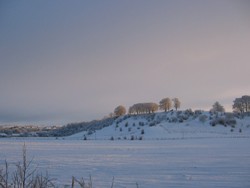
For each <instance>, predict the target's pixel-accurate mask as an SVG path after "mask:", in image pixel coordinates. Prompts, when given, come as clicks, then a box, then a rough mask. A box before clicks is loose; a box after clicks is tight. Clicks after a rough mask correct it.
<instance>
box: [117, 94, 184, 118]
mask: <svg viewBox="0 0 250 188" xmlns="http://www.w3.org/2000/svg"><path fill="white" fill-rule="evenodd" d="M180 106H181V102H180V100H179V99H178V98H174V99H172V100H171V99H170V98H164V99H162V100H161V101H160V102H159V104H157V103H154V102H146V103H136V104H134V105H132V106H130V107H129V109H128V114H145V113H148V114H150V113H154V112H156V111H158V110H159V109H161V110H164V111H165V112H167V111H169V110H171V109H172V107H174V108H175V110H177V109H178V108H180ZM126 113H127V111H126V108H125V107H124V106H123V105H119V106H117V107H116V108H115V110H114V114H113V115H115V116H122V115H125V114H126Z"/></svg>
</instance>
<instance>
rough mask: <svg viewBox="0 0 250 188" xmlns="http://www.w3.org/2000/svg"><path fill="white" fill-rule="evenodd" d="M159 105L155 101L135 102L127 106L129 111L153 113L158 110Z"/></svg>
mask: <svg viewBox="0 0 250 188" xmlns="http://www.w3.org/2000/svg"><path fill="white" fill-rule="evenodd" d="M158 108H159V106H158V104H156V103H153V102H149V103H137V104H134V105H133V106H131V107H130V108H129V113H130V114H133V113H136V114H143V113H154V112H156V111H157V110H158Z"/></svg>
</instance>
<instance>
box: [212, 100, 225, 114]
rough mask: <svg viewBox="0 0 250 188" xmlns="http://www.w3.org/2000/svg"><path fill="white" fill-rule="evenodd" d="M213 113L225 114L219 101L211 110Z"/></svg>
mask: <svg viewBox="0 0 250 188" xmlns="http://www.w3.org/2000/svg"><path fill="white" fill-rule="evenodd" d="M211 111H212V112H225V109H224V107H223V106H222V105H221V104H220V103H219V102H218V101H217V102H215V103H214V104H213V106H212V109H211Z"/></svg>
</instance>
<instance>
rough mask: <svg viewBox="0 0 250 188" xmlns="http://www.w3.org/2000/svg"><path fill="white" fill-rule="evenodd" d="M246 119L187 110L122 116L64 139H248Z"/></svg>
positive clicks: (249, 124) (249, 123) (249, 127)
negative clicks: (104, 124) (98, 127)
mask: <svg viewBox="0 0 250 188" xmlns="http://www.w3.org/2000/svg"><path fill="white" fill-rule="evenodd" d="M249 136H250V117H249V116H246V117H244V118H243V117H242V118H241V117H240V116H236V115H233V114H230V113H211V112H203V111H195V112H192V111H191V110H186V111H178V112H174V111H171V112H166V113H165V112H162V113H155V114H142V115H125V116H121V117H118V118H116V119H115V120H113V121H111V124H110V125H109V126H103V128H102V129H98V130H93V129H92V130H91V131H87V130H86V131H82V132H79V133H76V134H73V135H71V136H68V137H66V139H84V140H88V139H105V140H106V139H111V140H136V139H138V140H142V139H143V140H144V139H187V138H208V137H212V138H214V137H249Z"/></svg>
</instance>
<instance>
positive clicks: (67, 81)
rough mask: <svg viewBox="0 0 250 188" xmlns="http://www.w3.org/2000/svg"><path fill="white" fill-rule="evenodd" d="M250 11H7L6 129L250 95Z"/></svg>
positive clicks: (2, 86) (95, 7)
mask: <svg viewBox="0 0 250 188" xmlns="http://www.w3.org/2000/svg"><path fill="white" fill-rule="evenodd" d="M249 70H250V1H247V0H239V1H234V0H220V1H217V0H207V1H206V0H204V1H200V0H189V1H186V0H173V1H167V0H154V1H153V0H137V1H134V0H126V1H125V0H124V1H116V0H106V1H103V0H95V1H81V0H74V1H68V0H54V1H51V0H38V1H33V0H25V1H23V0H12V1H1V2H0V124H11V123H19V124H27V123H35V124H51V125H53V124H66V123H70V122H81V121H90V120H93V119H101V118H103V117H104V116H106V115H108V114H109V113H110V112H113V110H114V108H115V107H117V106H118V105H124V106H125V107H126V108H129V106H132V105H133V104H135V103H139V102H156V103H158V102H159V101H160V100H161V99H163V98H165V97H169V98H174V97H177V98H179V99H180V101H181V109H182V110H185V109H189V108H192V109H203V110H209V109H210V108H211V106H212V104H213V103H214V102H215V101H219V102H220V103H221V104H222V105H223V106H224V107H225V108H226V110H227V111H231V110H232V109H231V106H232V104H233V100H234V99H235V98H236V97H241V96H242V95H249V94H250V82H249V80H250V79H249V75H250V74H249Z"/></svg>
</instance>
